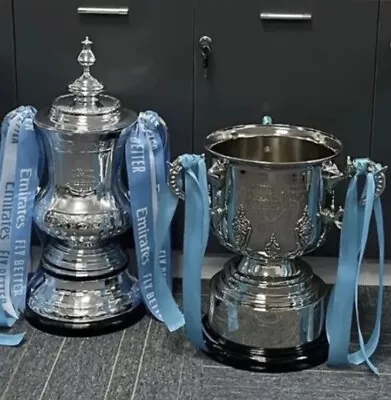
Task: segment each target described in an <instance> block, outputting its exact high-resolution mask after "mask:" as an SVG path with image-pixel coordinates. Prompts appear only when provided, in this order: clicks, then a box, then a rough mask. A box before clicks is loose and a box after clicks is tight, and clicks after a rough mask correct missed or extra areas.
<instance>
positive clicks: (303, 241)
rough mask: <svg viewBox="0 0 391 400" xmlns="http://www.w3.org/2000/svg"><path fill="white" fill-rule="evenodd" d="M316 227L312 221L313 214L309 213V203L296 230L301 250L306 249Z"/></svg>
mask: <svg viewBox="0 0 391 400" xmlns="http://www.w3.org/2000/svg"><path fill="white" fill-rule="evenodd" d="M313 229H314V225H313V224H312V222H311V216H310V213H309V209H308V205H306V206H305V207H304V211H303V215H302V217H301V218H300V219H299V220H298V221H297V224H296V227H295V232H296V236H297V245H298V247H299V248H300V249H301V250H304V249H305V248H306V247H307V246H308V244H309V242H310V240H311V235H312V232H313Z"/></svg>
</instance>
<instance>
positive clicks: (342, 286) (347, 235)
mask: <svg viewBox="0 0 391 400" xmlns="http://www.w3.org/2000/svg"><path fill="white" fill-rule="evenodd" d="M354 167H355V169H356V171H357V172H356V174H355V175H354V176H353V177H352V179H351V180H350V183H349V187H348V191H347V195H346V201H345V211H344V218H343V222H342V229H341V239H340V257H339V262H338V270H337V278H336V283H335V285H334V288H333V290H332V292H331V296H330V300H329V304H328V309H327V316H326V332H327V336H328V341H329V357H328V365H329V366H332V367H341V366H347V365H348V364H349V363H350V364H353V365H358V364H361V363H363V362H365V363H366V364H367V365H368V367H369V368H370V369H371V370H372V371H373V372H374V373H375V374H379V371H378V370H377V368H376V367H375V366H374V365H373V363H372V362H371V361H370V357H371V356H372V355H373V353H374V352H375V350H376V348H377V345H378V343H379V338H380V328H381V315H382V302H383V290H384V284H383V275H384V227H383V214H382V207H381V200H380V198H378V197H375V174H376V173H378V172H379V171H380V170H381V166H380V165H378V164H374V163H371V162H370V161H369V160H367V159H357V160H355V161H354ZM373 168H374V170H373ZM360 175H364V176H365V177H366V185H365V188H364V196H363V197H362V198H363V199H365V203H364V204H362V202H361V201H360V199H359V197H358V194H357V182H358V178H359V176H360ZM373 210H374V213H375V220H376V229H377V236H378V245H379V286H378V298H377V309H376V321H375V326H374V329H373V332H372V334H371V337H370V339H369V340H368V342H367V343H364V339H363V336H362V331H361V326H360V316H359V309H358V287H359V279H360V269H361V264H362V261H363V257H364V252H365V247H366V243H367V239H368V232H369V225H370V221H371V217H372V212H373ZM353 306H354V308H355V312H356V320H357V327H358V339H359V345H360V349H359V350H358V351H356V352H355V353H349V343H350V334H351V326H352V315H353Z"/></svg>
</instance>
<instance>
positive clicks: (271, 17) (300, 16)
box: [260, 12, 312, 22]
mask: <svg viewBox="0 0 391 400" xmlns="http://www.w3.org/2000/svg"><path fill="white" fill-rule="evenodd" d="M260 17H261V20H264V21H298V22H300V21H311V20H312V14H310V13H269V12H262V13H261V14H260Z"/></svg>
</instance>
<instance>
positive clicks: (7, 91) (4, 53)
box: [0, 0, 16, 120]
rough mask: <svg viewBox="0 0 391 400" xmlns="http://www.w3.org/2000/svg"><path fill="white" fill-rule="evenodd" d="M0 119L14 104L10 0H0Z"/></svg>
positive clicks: (14, 83) (14, 86)
mask: <svg viewBox="0 0 391 400" xmlns="http://www.w3.org/2000/svg"><path fill="white" fill-rule="evenodd" d="M0 10H1V12H0V38H1V46H0V71H1V74H0V120H2V119H3V118H4V116H5V114H7V113H8V111H11V109H13V108H15V106H16V81H15V54H14V24H13V15H12V0H0Z"/></svg>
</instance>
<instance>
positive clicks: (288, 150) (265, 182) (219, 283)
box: [176, 124, 385, 371]
mask: <svg viewBox="0 0 391 400" xmlns="http://www.w3.org/2000/svg"><path fill="white" fill-rule="evenodd" d="M205 147H206V151H207V153H208V155H209V156H211V158H212V165H211V167H210V169H209V170H208V180H209V184H210V202H211V209H210V213H211V224H212V229H213V232H214V234H215V235H216V237H217V238H218V240H219V241H220V243H221V244H222V245H223V246H225V247H226V248H227V249H228V250H230V251H232V252H234V253H236V254H237V255H236V256H235V257H233V258H232V259H230V260H229V261H228V262H227V263H226V264H225V266H224V268H223V269H222V270H221V271H220V272H218V273H217V274H216V275H215V276H214V277H213V278H212V280H211V282H210V293H209V295H210V298H209V306H208V309H207V310H206V314H205V316H204V320H203V328H204V336H205V342H206V345H207V347H208V351H209V354H210V355H211V356H212V357H214V358H216V359H218V360H219V361H221V362H223V363H226V364H229V365H234V366H236V367H239V368H244V369H250V370H256V371H289V370H299V369H304V368H309V367H313V366H315V365H318V364H321V363H323V362H324V361H325V360H326V359H327V355H328V342H327V338H326V334H325V313H326V305H327V304H326V301H327V298H328V290H327V287H326V285H325V283H324V282H323V281H322V279H320V278H319V277H318V276H316V275H314V273H313V272H312V269H311V267H310V266H309V265H308V264H307V263H306V262H305V261H303V260H302V259H301V258H300V257H301V256H302V255H303V254H306V253H309V252H311V251H312V250H314V249H316V248H318V247H319V246H321V245H322V243H324V241H325V239H326V236H327V233H328V231H329V230H330V228H331V226H332V225H333V224H336V225H337V226H340V223H341V218H342V217H343V210H342V208H340V207H339V208H336V206H335V201H334V188H335V186H336V184H337V183H338V182H341V181H343V180H346V179H347V178H348V177H350V176H352V175H353V174H354V173H355V168H354V163H352V162H351V160H350V159H349V158H348V162H347V165H346V167H345V169H344V170H343V171H342V172H341V171H340V170H339V169H338V167H337V166H336V165H335V164H334V162H333V160H334V159H335V158H336V157H337V156H338V155H339V154H340V153H341V150H342V143H341V141H340V140H339V139H337V138H336V137H334V136H332V135H329V134H327V133H324V132H321V131H318V130H314V129H310V128H303V127H298V126H290V125H275V124H263V125H257V124H254V125H242V126H235V127H229V128H226V129H222V130H218V131H216V132H213V133H212V134H210V135H209V136H208V137H207V139H206V144H205ZM371 165H372V164H371ZM373 165H374V164H373ZM176 173H177V172H176ZM375 177H376V178H375V180H376V195H377V196H380V195H381V193H382V192H383V190H384V188H385V175H384V170H382V171H380V172H379V173H378V174H376V175H375Z"/></svg>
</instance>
